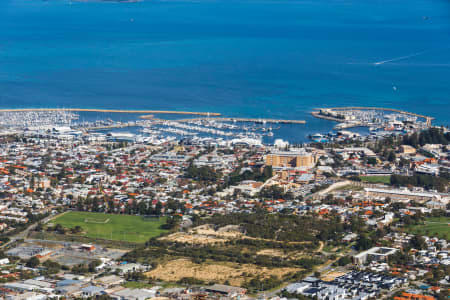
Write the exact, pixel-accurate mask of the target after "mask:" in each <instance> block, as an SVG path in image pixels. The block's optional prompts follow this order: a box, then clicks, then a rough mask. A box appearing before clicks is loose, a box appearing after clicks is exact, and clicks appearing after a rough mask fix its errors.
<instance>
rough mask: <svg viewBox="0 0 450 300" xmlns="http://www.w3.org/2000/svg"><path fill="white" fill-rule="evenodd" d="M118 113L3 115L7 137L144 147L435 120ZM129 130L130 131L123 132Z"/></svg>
mask: <svg viewBox="0 0 450 300" xmlns="http://www.w3.org/2000/svg"><path fill="white" fill-rule="evenodd" d="M104 111H107V113H105V112H104ZM116 112H118V111H116V110H113V111H111V110H102V109H99V110H95V112H93V111H91V110H89V109H88V111H84V110H81V111H80V112H78V113H77V112H75V111H71V110H67V109H38V110H33V109H22V110H11V111H10V110H3V111H0V117H1V120H0V126H1V127H3V128H4V129H7V130H4V133H7V132H8V131H13V130H14V131H15V132H16V131H21V130H22V131H24V132H41V133H43V134H45V133H51V132H55V131H57V132H59V133H60V134H63V135H70V134H72V133H74V132H75V133H76V134H83V135H88V134H92V133H98V134H100V135H99V136H96V137H101V138H100V139H101V140H108V139H112V140H124V141H128V140H133V141H143V142H145V143H158V140H161V141H170V140H184V139H189V140H202V139H214V140H217V141H219V140H220V141H226V140H233V139H252V140H256V141H260V142H261V143H266V144H272V143H274V142H275V140H276V139H283V140H284V139H287V140H288V141H290V142H295V140H294V141H293V140H290V139H289V136H292V135H293V134H295V135H296V136H299V132H300V131H302V132H304V133H303V134H304V137H302V136H299V137H298V139H299V140H300V141H301V142H305V141H308V139H309V141H313V142H319V143H327V142H330V141H340V140H346V139H349V138H352V139H363V138H366V137H368V138H378V137H383V136H392V135H398V134H404V133H408V132H413V131H416V130H421V129H423V128H427V127H428V125H427V124H428V121H429V120H432V118H431V117H427V116H422V115H418V114H414V113H405V112H403V111H399V110H395V109H376V108H364V109H357V108H356V107H348V108H335V109H321V110H320V111H314V112H312V114H313V116H316V117H317V118H319V119H326V120H332V121H337V122H339V123H338V124H336V125H335V126H334V127H330V128H329V129H328V130H326V131H319V132H314V131H315V130H314V127H311V128H305V127H304V126H303V125H305V124H306V121H304V120H284V119H275V118H243V117H217V116H214V115H212V114H211V113H206V114H207V115H206V116H202V117H195V118H184V119H177V118H174V119H166V118H164V117H162V116H161V115H162V114H161V115H158V116H157V117H156V116H155V115H142V114H141V113H142V111H139V113H137V112H136V111H131V110H127V111H126V112H127V113H125V114H123V115H122V114H120V113H116ZM131 112H133V113H131ZM152 112H156V111H152ZM157 112H161V111H157ZM177 113H180V112H177ZM192 114H195V113H194V112H192ZM127 116H128V117H127ZM302 128H305V129H302ZM125 130H127V131H129V132H124V131H125ZM66 138H68V137H67V136H66Z"/></svg>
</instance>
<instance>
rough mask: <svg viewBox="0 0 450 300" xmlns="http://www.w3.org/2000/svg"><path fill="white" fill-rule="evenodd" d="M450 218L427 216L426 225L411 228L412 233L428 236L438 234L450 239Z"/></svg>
mask: <svg viewBox="0 0 450 300" xmlns="http://www.w3.org/2000/svg"><path fill="white" fill-rule="evenodd" d="M449 224H450V218H446V217H441V218H427V219H426V221H425V224H424V225H417V226H414V227H412V228H411V231H412V233H415V234H423V235H428V236H433V237H434V236H438V237H440V238H445V239H446V240H450V225H449Z"/></svg>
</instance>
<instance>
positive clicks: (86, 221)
mask: <svg viewBox="0 0 450 300" xmlns="http://www.w3.org/2000/svg"><path fill="white" fill-rule="evenodd" d="M108 222H109V218H108V219H92V218H87V219H84V223H94V224H106V223H108Z"/></svg>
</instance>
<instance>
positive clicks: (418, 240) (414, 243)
mask: <svg viewBox="0 0 450 300" xmlns="http://www.w3.org/2000/svg"><path fill="white" fill-rule="evenodd" d="M409 244H410V245H411V247H412V248H414V249H417V250H423V249H426V248H427V243H426V242H425V240H424V238H423V237H421V236H418V235H415V236H413V237H412V238H411V240H410V241H409Z"/></svg>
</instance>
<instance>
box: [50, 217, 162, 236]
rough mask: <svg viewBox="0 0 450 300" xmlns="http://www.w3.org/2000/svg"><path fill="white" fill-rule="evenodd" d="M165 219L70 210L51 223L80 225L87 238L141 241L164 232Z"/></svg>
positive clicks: (67, 225)
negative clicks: (146, 218) (162, 227)
mask: <svg viewBox="0 0 450 300" xmlns="http://www.w3.org/2000/svg"><path fill="white" fill-rule="evenodd" d="M165 221H166V219H165V217H161V218H159V219H158V218H156V219H149V220H144V219H143V218H142V217H140V216H130V215H113V214H102V213H90V212H77V211H71V212H68V213H66V214H63V215H60V216H58V217H56V218H55V219H53V220H52V221H51V223H53V224H61V225H62V226H64V227H66V228H74V227H75V226H81V227H82V228H83V231H84V235H85V236H87V237H89V238H94V239H95V238H100V239H107V240H115V241H127V242H134V243H143V242H146V241H148V240H149V239H150V238H152V237H155V236H159V235H160V234H161V233H163V232H166V230H164V229H161V225H162V224H164V223H165Z"/></svg>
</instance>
